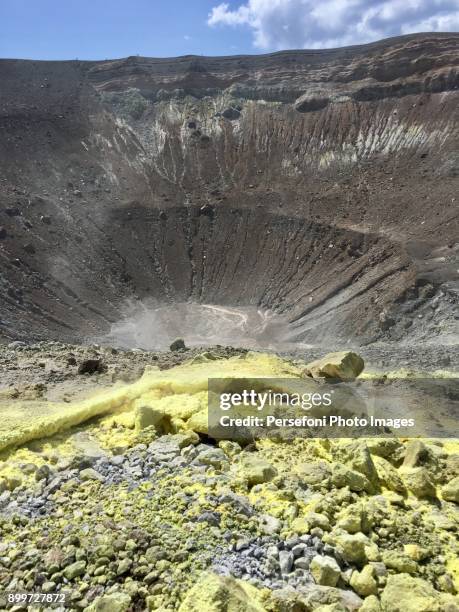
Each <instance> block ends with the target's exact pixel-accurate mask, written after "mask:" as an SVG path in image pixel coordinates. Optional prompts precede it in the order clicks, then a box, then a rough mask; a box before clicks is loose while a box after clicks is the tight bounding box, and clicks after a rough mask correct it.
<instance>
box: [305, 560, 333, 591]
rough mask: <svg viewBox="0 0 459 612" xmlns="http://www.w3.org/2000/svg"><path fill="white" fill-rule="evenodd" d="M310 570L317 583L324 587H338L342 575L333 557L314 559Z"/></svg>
mask: <svg viewBox="0 0 459 612" xmlns="http://www.w3.org/2000/svg"><path fill="white" fill-rule="evenodd" d="M309 569H310V571H311V574H312V576H313V578H314V580H315V581H316V583H317V584H320V585H322V586H331V587H334V586H336V584H337V582H338V579H339V577H340V574H341V568H340V566H339V565H338V563H337V562H336V560H335V559H333V557H327V556H321V555H316V556H315V557H314V558H313V559H312V561H311V564H310V566H309Z"/></svg>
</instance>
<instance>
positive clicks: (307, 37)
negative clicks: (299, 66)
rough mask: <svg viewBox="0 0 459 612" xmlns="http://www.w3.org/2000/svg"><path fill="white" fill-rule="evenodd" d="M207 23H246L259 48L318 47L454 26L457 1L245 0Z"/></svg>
mask: <svg viewBox="0 0 459 612" xmlns="http://www.w3.org/2000/svg"><path fill="white" fill-rule="evenodd" d="M207 23H208V25H209V26H233V27H238V26H246V27H249V28H250V29H251V30H252V33H253V43H254V46H255V47H257V48H259V49H264V50H269V49H292V48H312V49H317V48H323V47H338V46H342V45H351V44H358V43H363V42H369V41H372V40H377V39H380V38H386V37H388V36H397V35H399V34H407V33H411V32H426V31H427V32H428V31H455V30H457V29H459V0H247V1H246V3H245V4H242V5H240V6H239V7H237V8H234V9H232V8H230V5H229V4H228V3H226V2H224V3H222V4H219V5H218V6H215V7H214V8H213V9H212V11H211V12H210V13H209V16H208V20H207Z"/></svg>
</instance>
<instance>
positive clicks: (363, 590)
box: [350, 565, 378, 597]
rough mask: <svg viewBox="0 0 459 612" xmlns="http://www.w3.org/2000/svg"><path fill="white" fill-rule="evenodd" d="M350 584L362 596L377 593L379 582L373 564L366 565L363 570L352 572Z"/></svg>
mask: <svg viewBox="0 0 459 612" xmlns="http://www.w3.org/2000/svg"><path fill="white" fill-rule="evenodd" d="M350 585H351V587H352V588H353V589H354V591H355V592H356V593H357V594H358V595H360V596H361V597H368V595H376V594H377V593H378V584H377V582H376V580H375V578H374V568H373V567H372V566H371V565H365V567H364V568H363V569H362V571H361V572H357V571H355V572H352V575H351V580H350Z"/></svg>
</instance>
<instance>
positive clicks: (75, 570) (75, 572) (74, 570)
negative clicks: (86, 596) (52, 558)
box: [64, 561, 86, 580]
mask: <svg viewBox="0 0 459 612" xmlns="http://www.w3.org/2000/svg"><path fill="white" fill-rule="evenodd" d="M85 570H86V561H75V563H72V564H71V565H68V566H67V567H66V568H65V569H64V576H65V577H66V578H67V580H74V578H77V577H78V576H82V575H83V574H84V573H85Z"/></svg>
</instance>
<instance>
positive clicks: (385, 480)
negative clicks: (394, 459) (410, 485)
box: [373, 457, 406, 494]
mask: <svg viewBox="0 0 459 612" xmlns="http://www.w3.org/2000/svg"><path fill="white" fill-rule="evenodd" d="M373 462H374V464H375V467H376V471H377V473H378V476H379V480H380V482H381V484H382V485H383V486H385V487H386V488H387V489H390V490H391V491H396V492H397V493H402V494H405V493H406V486H405V484H404V482H403V480H402V478H401V477H400V474H399V473H398V471H397V470H396V468H394V466H393V465H392V464H391V463H389V461H387V460H386V459H383V458H382V457H373Z"/></svg>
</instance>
